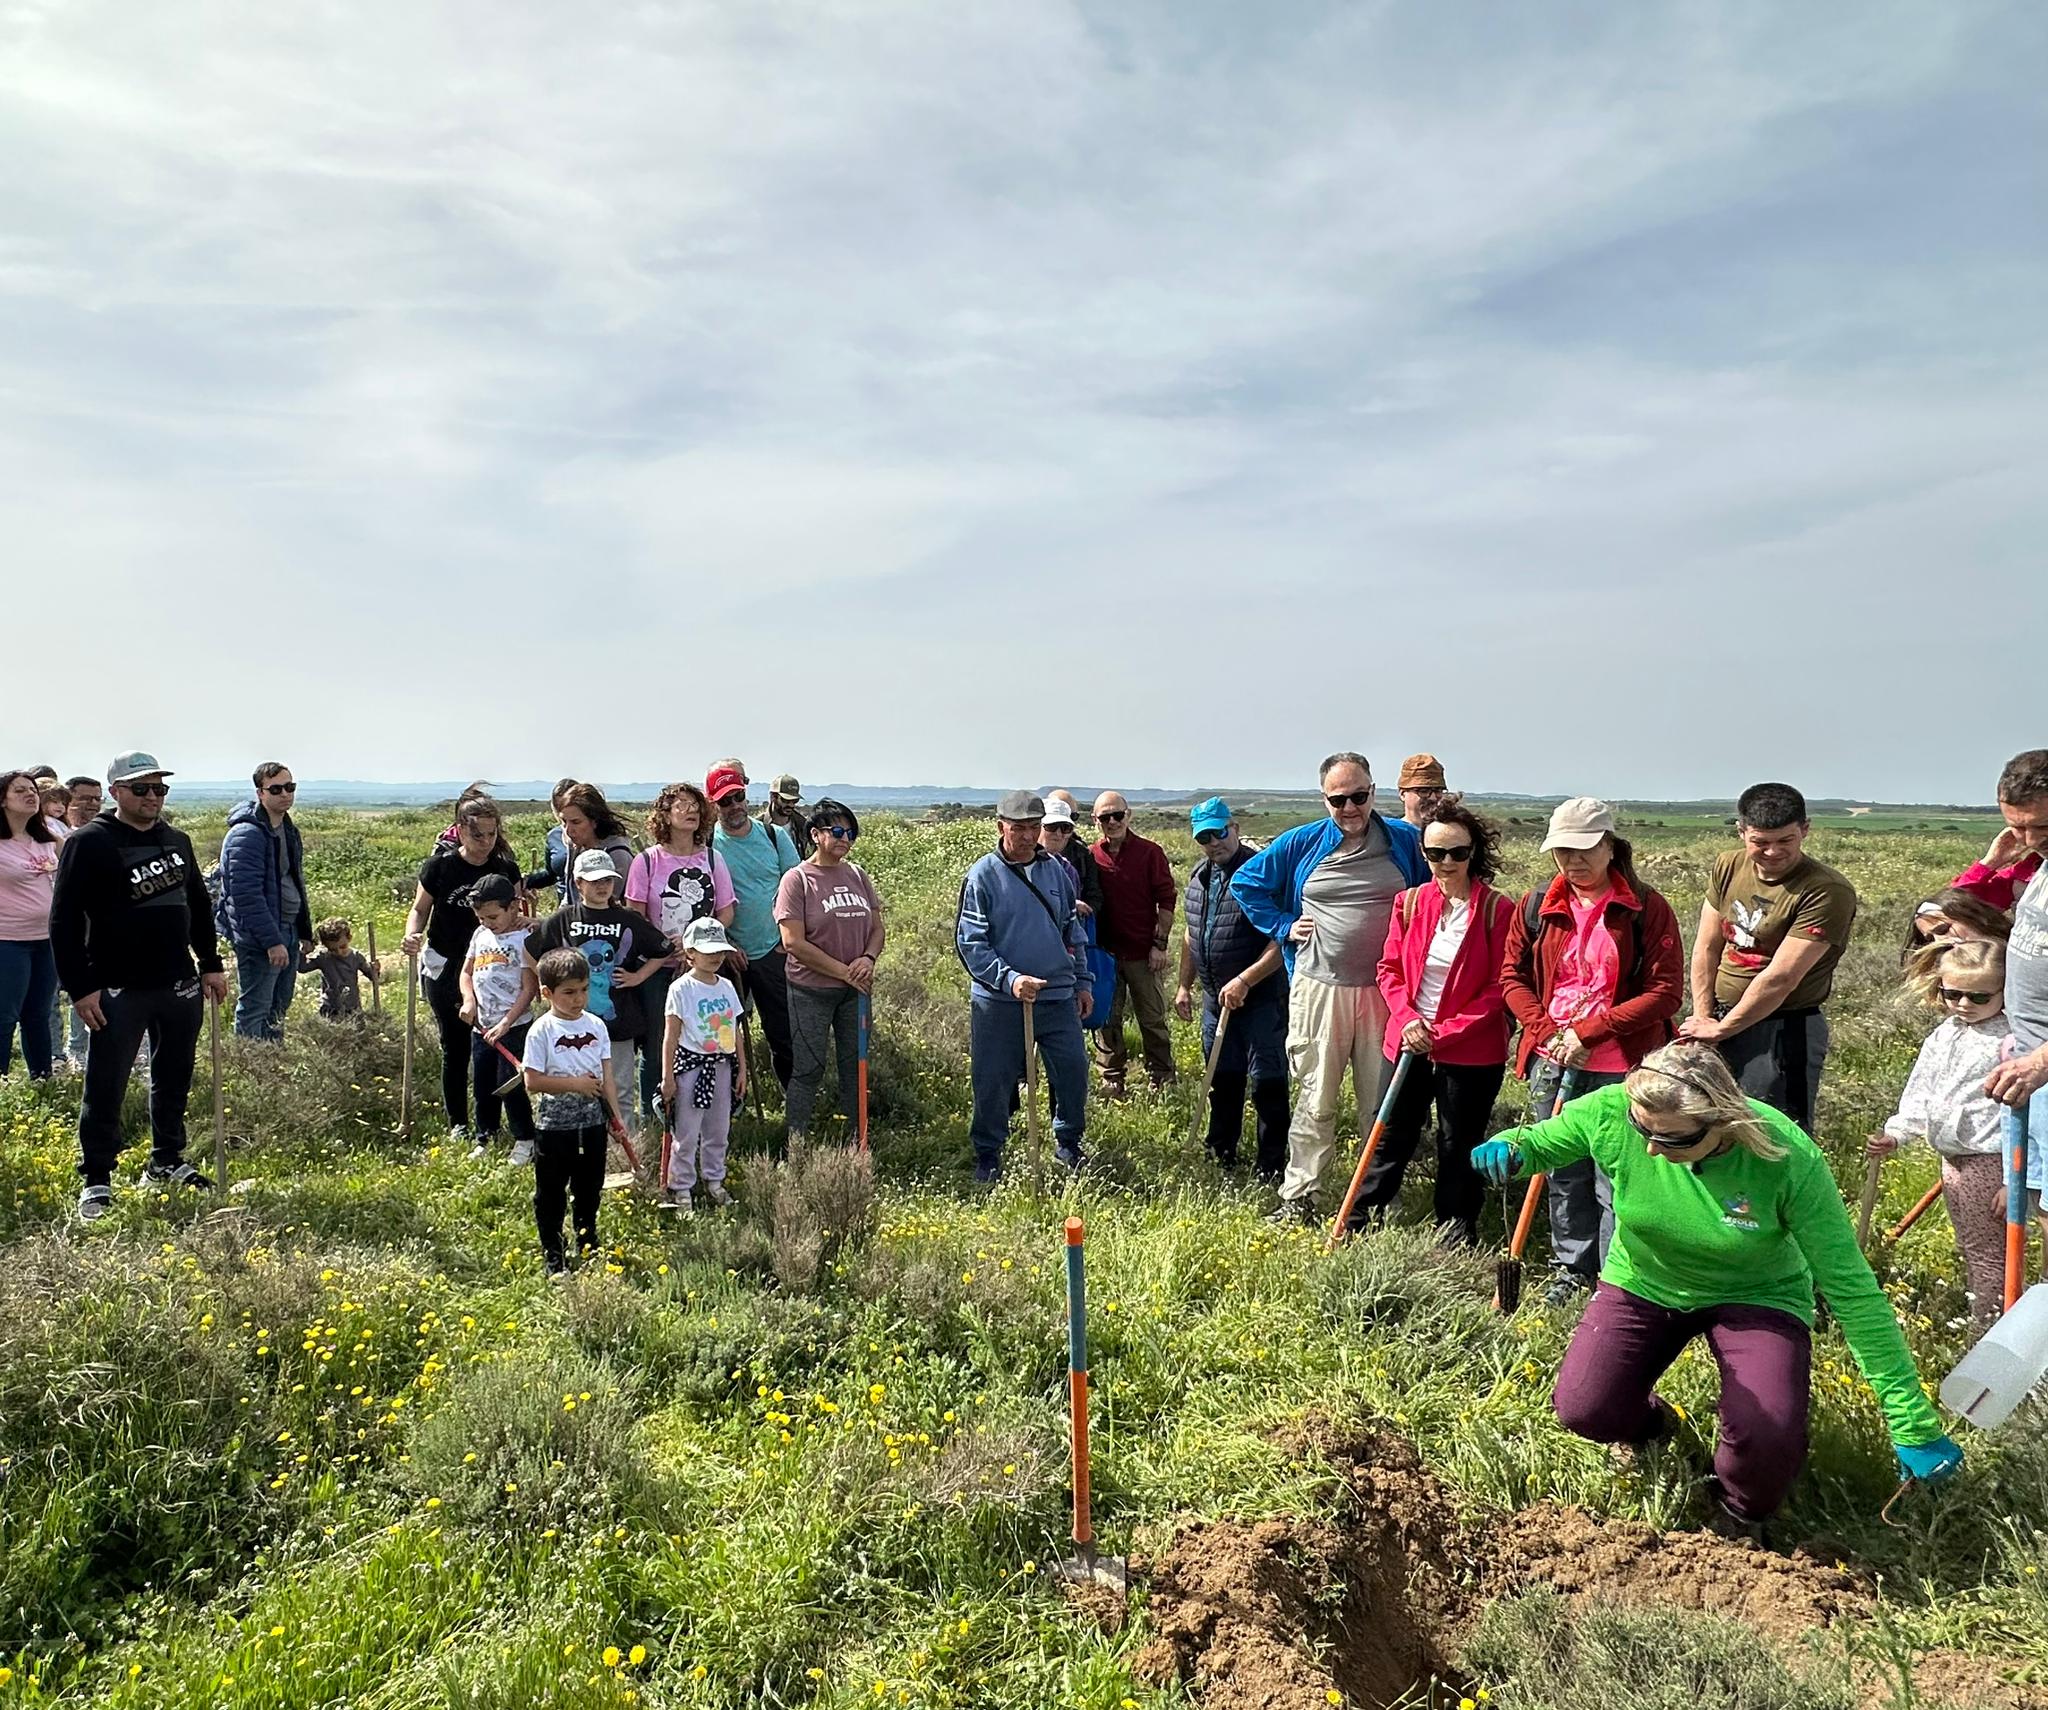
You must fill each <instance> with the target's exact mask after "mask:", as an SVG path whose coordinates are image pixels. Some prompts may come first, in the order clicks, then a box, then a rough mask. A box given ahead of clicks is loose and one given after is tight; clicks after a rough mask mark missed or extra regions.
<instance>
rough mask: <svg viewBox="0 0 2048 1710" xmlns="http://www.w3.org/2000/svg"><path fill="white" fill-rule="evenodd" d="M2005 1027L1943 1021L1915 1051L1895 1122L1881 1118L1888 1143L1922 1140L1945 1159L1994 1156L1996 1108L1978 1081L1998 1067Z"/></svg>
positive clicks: (1997, 1020)
mask: <svg viewBox="0 0 2048 1710" xmlns="http://www.w3.org/2000/svg"><path fill="white" fill-rule="evenodd" d="M2011 1032H2012V1028H2011V1026H2010V1025H2009V1024H2008V1023H2007V1021H2006V1019H2005V1017H2004V1016H2003V1015H1995V1016H1993V1017H1992V1018H1991V1019H1990V1020H1989V1021H1975V1022H1972V1021H1958V1020H1957V1019H1956V1018H1955V1017H1954V1016H1952V1015H1950V1016H1944V1017H1943V1018H1942V1021H1941V1025H1940V1026H1938V1027H1937V1028H1935V1030H1934V1031H1933V1032H1932V1033H1930V1034H1928V1036H1927V1038H1926V1039H1925V1041H1923V1042H1922V1044H1921V1046H1920V1055H1919V1058H1918V1059H1917V1060H1916V1061H1915V1062H1914V1064H1913V1072H1912V1073H1911V1074H1910V1075H1908V1076H1907V1077H1906V1090H1905V1091H1904V1092H1902V1093H1901V1094H1899V1109H1898V1114H1897V1115H1896V1116H1888V1117H1886V1118H1885V1124H1884V1131H1885V1132H1886V1133H1887V1134H1889V1135H1890V1136H1891V1137H1892V1138H1893V1139H1894V1140H1901V1141H1904V1140H1925V1141H1927V1142H1928V1143H1929V1144H1930V1145H1932V1146H1933V1148H1934V1149H1935V1150H1936V1151H1937V1152H1940V1153H1943V1154H1945V1155H1946V1156H1948V1157H1951V1158H1961V1157H1967V1156H1969V1155H1971V1154H1972V1153H1984V1152H1988V1153H1991V1154H1992V1155H1994V1156H1995V1155H1996V1154H1997V1153H1998V1151H1999V1149H2000V1147H2001V1146H2002V1144H2003V1141H2002V1139H2001V1132H2002V1123H2001V1118H2000V1108H2001V1107H2000V1106H1999V1105H1997V1104H1996V1103H1994V1102H1993V1101H1992V1100H1990V1099H1988V1098H1986V1097H1985V1096H1984V1078H1985V1077H1986V1076H1987V1075H1989V1074H1990V1073H1991V1071H1992V1070H1993V1069H1995V1068H1997V1067H1998V1054H1999V1052H2000V1050H2001V1049H2002V1048H2003V1047H2004V1044H2005V1041H2006V1038H2007V1036H2008V1035H2009V1034H2010V1033H2011Z"/></svg>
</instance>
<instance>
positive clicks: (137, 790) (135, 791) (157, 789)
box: [121, 783, 171, 796]
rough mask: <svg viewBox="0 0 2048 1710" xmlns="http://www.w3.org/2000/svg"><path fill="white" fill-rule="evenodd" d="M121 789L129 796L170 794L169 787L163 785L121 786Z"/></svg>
mask: <svg viewBox="0 0 2048 1710" xmlns="http://www.w3.org/2000/svg"><path fill="white" fill-rule="evenodd" d="M121 788H122V789H124V790H126V791H127V792H128V793H129V794H130V795H131V796H167V795H169V794H170V793H171V786H170V785H169V784H164V783H155V784H123V785H122V786H121Z"/></svg>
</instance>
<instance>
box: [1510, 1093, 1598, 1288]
mask: <svg viewBox="0 0 2048 1710" xmlns="http://www.w3.org/2000/svg"><path fill="white" fill-rule="evenodd" d="M1578 1090H1579V1071H1578V1070H1577V1069H1567V1070H1565V1072H1564V1074H1563V1075H1562V1076H1561V1077H1560V1078H1559V1080H1558V1083H1557V1097H1556V1098H1554V1099H1552V1100H1551V1102H1550V1109H1549V1111H1548V1112H1547V1113H1546V1118H1545V1119H1546V1120H1547V1118H1548V1117H1551V1116H1555V1115H1556V1114H1557V1113H1558V1112H1559V1111H1560V1110H1562V1109H1564V1107H1565V1106H1566V1105H1567V1104H1568V1103H1570V1102H1571V1097H1572V1094H1573V1093H1575V1092H1577V1091H1578ZM1544 1179H1545V1178H1544V1176H1543V1174H1542V1172H1541V1171H1538V1172H1537V1173H1536V1174H1535V1175H1533V1176H1531V1177H1530V1178H1529V1191H1528V1192H1527V1193H1525V1194H1524V1195H1522V1214H1521V1215H1520V1216H1519V1217H1517V1218H1516V1219H1515V1232H1514V1234H1513V1235H1512V1236H1511V1237H1510V1238H1509V1240H1508V1250H1507V1256H1506V1257H1505V1258H1503V1259H1502V1260H1501V1261H1500V1263H1499V1264H1498V1265H1496V1266H1495V1267H1494V1272H1493V1304H1494V1307H1495V1309H1496V1310H1497V1311H1501V1312H1512V1311H1514V1310H1515V1308H1516V1307H1518V1306H1520V1305H1521V1304H1522V1249H1523V1248H1525V1247H1527V1246H1528V1245H1529V1231H1530V1230H1531V1229H1533V1228H1534V1227H1535V1226H1536V1202H1537V1201H1538V1200H1540V1199H1541V1198H1542V1197H1543V1183H1544Z"/></svg>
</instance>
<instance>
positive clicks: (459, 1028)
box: [420, 957, 512, 1128]
mask: <svg viewBox="0 0 2048 1710" xmlns="http://www.w3.org/2000/svg"><path fill="white" fill-rule="evenodd" d="M420 990H421V991H423V992H425V993H426V994H427V1008H429V1009H430V1010H432V1011H433V1012H434V1026H435V1029H436V1030H437V1031H438V1032H439V1033H440V1035H441V1106H442V1108H443V1109H444V1110H446V1111H447V1113H448V1126H449V1127H450V1128H467V1127H468V1126H469V1060H470V1052H471V1050H472V1048H473V1045H472V1042H473V1041H474V1040H475V1038H476V1029H475V1028H473V1027H471V1026H470V1024H469V1023H468V1022H466V1021H464V1020H463V1019H462V965H461V963H459V962H457V961H455V960H454V959H453V958H452V957H451V958H450V959H449V963H448V966H447V967H446V968H444V969H442V970H441V973H440V974H439V976H438V977H437V978H434V979H431V980H422V981H420ZM505 1072H506V1073H507V1074H508V1075H509V1074H510V1073H511V1072H512V1071H511V1070H509V1069H507V1070H506V1071H505Z"/></svg>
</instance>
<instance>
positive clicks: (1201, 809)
mask: <svg viewBox="0 0 2048 1710" xmlns="http://www.w3.org/2000/svg"><path fill="white" fill-rule="evenodd" d="M1229 825H1230V804H1229V803H1228V802H1227V801H1225V800H1224V799H1223V798H1222V797H1221V796H1211V797H1210V798H1209V799H1208V800H1207V801H1205V802H1197V803H1196V804H1195V805H1194V806H1193V807H1192V808H1190V809H1189V810H1188V828H1189V829H1190V830H1191V831H1193V832H1194V833H1195V835H1196V836H1197V837H1199V836H1200V835H1201V834H1202V833H1203V832H1205V831H1224V830H1227V829H1228V828H1229Z"/></svg>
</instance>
